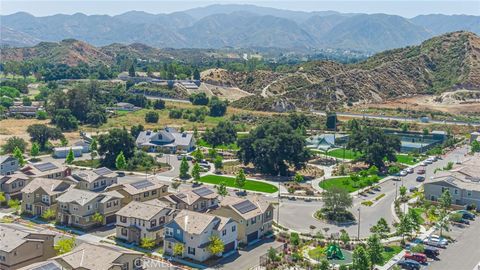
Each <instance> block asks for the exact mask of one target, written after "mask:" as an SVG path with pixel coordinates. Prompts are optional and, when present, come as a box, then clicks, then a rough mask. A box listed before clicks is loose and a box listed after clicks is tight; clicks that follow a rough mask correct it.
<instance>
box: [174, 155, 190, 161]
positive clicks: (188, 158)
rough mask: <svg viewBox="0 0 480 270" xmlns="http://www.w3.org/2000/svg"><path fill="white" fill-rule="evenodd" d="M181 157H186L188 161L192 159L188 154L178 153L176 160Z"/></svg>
mask: <svg viewBox="0 0 480 270" xmlns="http://www.w3.org/2000/svg"><path fill="white" fill-rule="evenodd" d="M183 158H186V159H187V160H188V161H191V160H192V159H193V157H192V156H189V155H178V156H177V159H178V160H182V159H183Z"/></svg>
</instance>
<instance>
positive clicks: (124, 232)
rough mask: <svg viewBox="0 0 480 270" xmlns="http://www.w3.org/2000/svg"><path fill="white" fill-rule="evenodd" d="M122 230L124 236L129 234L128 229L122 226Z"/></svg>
mask: <svg viewBox="0 0 480 270" xmlns="http://www.w3.org/2000/svg"><path fill="white" fill-rule="evenodd" d="M121 231H122V235H123V236H127V235H128V232H127V229H125V228H122V230H121Z"/></svg>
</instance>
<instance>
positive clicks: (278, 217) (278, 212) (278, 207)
mask: <svg viewBox="0 0 480 270" xmlns="http://www.w3.org/2000/svg"><path fill="white" fill-rule="evenodd" d="M277 197H278V205H277V225H279V224H280V223H279V219H280V181H278V196H277Z"/></svg>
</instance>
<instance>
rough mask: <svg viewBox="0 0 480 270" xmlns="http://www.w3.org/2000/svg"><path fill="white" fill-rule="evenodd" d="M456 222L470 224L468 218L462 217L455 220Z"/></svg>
mask: <svg viewBox="0 0 480 270" xmlns="http://www.w3.org/2000/svg"><path fill="white" fill-rule="evenodd" d="M457 222H458V223H461V224H466V225H470V221H468V219H464V218H461V219H459V220H457Z"/></svg>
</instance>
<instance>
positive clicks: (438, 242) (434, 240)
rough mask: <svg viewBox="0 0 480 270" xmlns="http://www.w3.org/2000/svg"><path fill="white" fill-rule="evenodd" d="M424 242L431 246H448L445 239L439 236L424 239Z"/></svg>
mask: <svg viewBox="0 0 480 270" xmlns="http://www.w3.org/2000/svg"><path fill="white" fill-rule="evenodd" d="M423 243H424V244H425V245H429V246H432V247H439V248H446V247H447V244H445V242H444V241H441V240H439V239H437V238H431V237H429V238H427V239H425V240H423Z"/></svg>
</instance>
